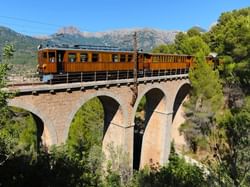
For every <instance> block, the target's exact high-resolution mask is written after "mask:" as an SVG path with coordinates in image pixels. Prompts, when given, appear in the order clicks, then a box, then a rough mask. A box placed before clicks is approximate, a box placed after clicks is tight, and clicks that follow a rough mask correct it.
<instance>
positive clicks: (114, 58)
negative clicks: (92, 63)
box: [112, 54, 118, 62]
mask: <svg viewBox="0 0 250 187" xmlns="http://www.w3.org/2000/svg"><path fill="white" fill-rule="evenodd" d="M112 62H118V54H112Z"/></svg>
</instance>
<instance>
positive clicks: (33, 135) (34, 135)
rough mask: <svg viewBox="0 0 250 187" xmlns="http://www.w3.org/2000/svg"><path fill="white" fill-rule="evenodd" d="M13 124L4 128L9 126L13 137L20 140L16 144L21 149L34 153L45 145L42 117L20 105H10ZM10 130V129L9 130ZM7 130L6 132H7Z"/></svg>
mask: <svg viewBox="0 0 250 187" xmlns="http://www.w3.org/2000/svg"><path fill="white" fill-rule="evenodd" d="M9 111H10V114H9V115H10V116H11V123H10V124H11V125H10V126H9V127H8V123H7V124H6V125H7V126H5V127H3V128H9V131H15V132H12V136H14V137H13V139H14V140H15V139H16V140H18V142H16V144H17V145H18V147H20V148H21V149H23V150H25V151H28V152H30V153H32V152H33V153H34V152H37V151H39V150H40V148H41V147H42V146H43V142H44V141H43V133H44V123H43V121H42V119H41V118H39V117H38V116H37V115H36V114H34V113H32V112H31V111H28V110H25V109H23V108H20V107H14V106H9ZM7 131H8V130H7ZM7 131H6V132H7Z"/></svg>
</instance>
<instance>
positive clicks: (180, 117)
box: [171, 82, 191, 151]
mask: <svg viewBox="0 0 250 187" xmlns="http://www.w3.org/2000/svg"><path fill="white" fill-rule="evenodd" d="M190 88H191V86H190V84H188V83H187V82H185V83H183V84H181V85H180V86H179V87H178V89H177V90H176V94H175V97H174V99H173V101H172V102H173V104H172V109H173V116H172V120H171V121H172V128H171V139H172V140H173V141H174V145H175V148H176V150H177V151H180V150H183V149H185V147H186V141H185V138H184V136H183V135H182V134H180V131H179V128H180V126H181V124H183V123H184V122H185V115H184V109H183V107H182V105H183V102H184V101H185V99H186V98H187V96H188V93H189V91H190Z"/></svg>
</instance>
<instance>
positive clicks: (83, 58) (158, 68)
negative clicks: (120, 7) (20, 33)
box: [37, 45, 218, 82]
mask: <svg viewBox="0 0 250 187" xmlns="http://www.w3.org/2000/svg"><path fill="white" fill-rule="evenodd" d="M206 60H207V62H208V63H210V64H213V65H214V66H216V65H217V64H218V63H217V61H216V60H215V58H213V57H212V56H209V57H207V59H206ZM194 61H195V57H194V56H192V55H177V54H162V53H159V54H156V53H148V52H143V51H139V50H137V51H134V50H126V49H120V48H116V47H108V46H85V45H73V46H68V45H62V46H46V47H42V46H39V47H38V65H37V70H38V72H39V75H40V79H41V80H42V81H43V82H48V81H55V80H57V81H59V80H61V79H63V77H64V79H65V77H67V81H69V78H72V79H73V77H74V78H75V79H76V78H77V77H78V78H79V77H81V81H83V79H84V78H86V77H92V78H91V79H89V80H93V79H95V80H98V78H100V79H105V78H107V75H108V77H111V78H112V77H114V75H116V77H117V74H118V73H119V77H120V78H130V77H131V76H133V71H134V68H136V71H137V73H138V76H139V77H140V76H149V75H156V74H157V73H159V72H160V73H162V72H164V73H165V74H166V72H167V73H168V74H173V73H177V74H180V73H184V72H188V70H189V68H190V67H192V66H193V65H194ZM135 62H136V65H135ZM65 75H67V76H65ZM84 76H85V77H84ZM93 77H94V78H93ZM86 80H87V78H86Z"/></svg>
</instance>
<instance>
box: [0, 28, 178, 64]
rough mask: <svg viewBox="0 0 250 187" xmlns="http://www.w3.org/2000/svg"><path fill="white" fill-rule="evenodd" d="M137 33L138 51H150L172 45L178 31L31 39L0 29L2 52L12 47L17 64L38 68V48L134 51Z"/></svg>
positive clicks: (63, 32)
mask: <svg viewBox="0 0 250 187" xmlns="http://www.w3.org/2000/svg"><path fill="white" fill-rule="evenodd" d="M135 31H136V32H137V33H138V48H140V49H143V50H144V51H150V50H151V49H152V48H153V47H155V46H157V45H160V44H167V43H172V42H173V41H174V38H175V35H176V34H177V33H178V31H161V30H156V29H122V30H113V31H107V32H93V33H91V32H81V31H80V30H79V29H77V28H75V27H64V28H61V29H59V30H58V32H57V33H55V34H52V35H50V36H43V37H30V36H26V35H22V34H19V33H17V32H15V31H13V30H11V29H9V28H6V27H2V26H0V50H1V51H2V47H3V46H4V44H5V43H12V44H14V46H15V49H16V52H15V56H14V59H13V62H14V63H15V64H21V65H25V66H28V67H33V68H34V67H35V66H36V64H37V57H36V47H37V46H38V45H39V44H43V45H47V44H49V45H50V44H84V45H107V46H117V47H122V48H132V45H133V43H132V41H133V40H132V36H133V33H134V32H135Z"/></svg>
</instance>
